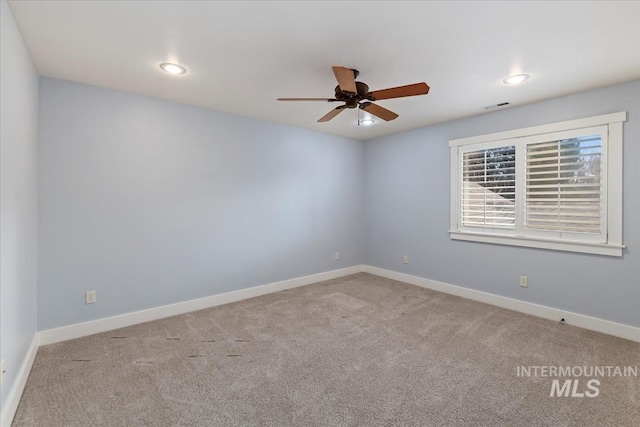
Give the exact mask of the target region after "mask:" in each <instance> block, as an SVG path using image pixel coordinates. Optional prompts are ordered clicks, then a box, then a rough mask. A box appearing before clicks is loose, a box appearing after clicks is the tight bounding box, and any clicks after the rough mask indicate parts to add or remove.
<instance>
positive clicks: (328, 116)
mask: <svg viewBox="0 0 640 427" xmlns="http://www.w3.org/2000/svg"><path fill="white" fill-rule="evenodd" d="M345 108H347V107H346V106H345V105H341V106H339V107H336V108H334V109H333V110H331V111H329V113H328V114H326V115H324V116H322V117H321V118H320V120H318V122H328V121H329V120H331V119H333V118H334V117H335V116H337V115H338V114H340V113H341V112H342V110H344V109H345Z"/></svg>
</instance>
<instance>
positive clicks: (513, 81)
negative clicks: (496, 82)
mask: <svg viewBox="0 0 640 427" xmlns="http://www.w3.org/2000/svg"><path fill="white" fill-rule="evenodd" d="M528 78H529V74H515V75H513V76H509V77H507V78H506V79H504V80H503V81H502V83H504V84H506V85H517V84H518V83H522V82H523V81H525V80H527V79H528Z"/></svg>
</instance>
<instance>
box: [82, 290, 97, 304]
mask: <svg viewBox="0 0 640 427" xmlns="http://www.w3.org/2000/svg"><path fill="white" fill-rule="evenodd" d="M95 302H96V291H88V292H85V293H84V303H85V304H95Z"/></svg>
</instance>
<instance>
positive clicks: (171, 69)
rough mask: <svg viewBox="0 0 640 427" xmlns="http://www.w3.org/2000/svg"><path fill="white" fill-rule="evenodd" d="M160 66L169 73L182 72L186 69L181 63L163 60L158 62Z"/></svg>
mask: <svg viewBox="0 0 640 427" xmlns="http://www.w3.org/2000/svg"><path fill="white" fill-rule="evenodd" d="M160 68H161V69H162V70H163V71H166V72H167V73H169V74H184V73H186V72H187V69H186V68H184V67H183V66H182V65H178V64H172V63H171V62H163V63H162V64H160Z"/></svg>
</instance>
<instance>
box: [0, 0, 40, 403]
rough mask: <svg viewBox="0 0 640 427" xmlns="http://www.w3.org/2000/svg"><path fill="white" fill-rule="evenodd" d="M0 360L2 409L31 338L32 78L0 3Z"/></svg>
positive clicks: (34, 113) (34, 205)
mask: <svg viewBox="0 0 640 427" xmlns="http://www.w3.org/2000/svg"><path fill="white" fill-rule="evenodd" d="M0 16H1V20H2V21H1V22H0V29H1V34H0V80H1V82H0V129H1V132H0V153H1V155H0V158H1V160H0V175H1V176H0V358H2V359H5V363H6V366H5V368H6V370H7V374H6V377H5V381H4V382H3V383H2V388H1V389H0V403H1V405H2V407H3V408H4V405H5V403H6V399H7V395H8V393H9V391H10V390H11V388H12V387H13V385H14V383H15V380H16V374H17V372H18V369H20V366H21V365H22V363H23V361H24V359H25V356H26V354H27V350H28V348H29V345H30V344H31V342H32V340H33V337H34V335H35V333H36V314H37V311H36V251H37V249H36V248H37V225H38V221H37V200H38V199H37V183H38V180H37V160H38V154H37V150H38V74H37V73H36V70H35V68H34V66H33V63H32V62H31V57H30V56H29V52H28V51H27V48H26V46H25V44H24V41H23V40H22V36H21V35H20V32H19V31H18V27H17V25H16V22H15V20H14V18H13V14H12V13H11V10H10V9H9V5H8V4H7V2H6V1H5V0H2V1H0Z"/></svg>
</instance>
